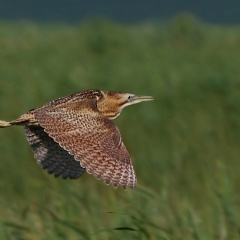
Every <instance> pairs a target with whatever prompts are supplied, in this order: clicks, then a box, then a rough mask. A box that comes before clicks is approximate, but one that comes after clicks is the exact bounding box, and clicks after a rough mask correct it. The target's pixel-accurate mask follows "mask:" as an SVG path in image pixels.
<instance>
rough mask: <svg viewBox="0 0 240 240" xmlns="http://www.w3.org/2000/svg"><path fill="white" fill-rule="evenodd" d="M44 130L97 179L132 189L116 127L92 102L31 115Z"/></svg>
mask: <svg viewBox="0 0 240 240" xmlns="http://www.w3.org/2000/svg"><path fill="white" fill-rule="evenodd" d="M33 114H34V116H35V118H36V120H37V122H38V123H39V125H40V126H41V127H42V128H43V129H44V131H45V132H46V133H47V134H48V135H49V136H50V137H51V138H53V139H54V141H55V142H57V143H58V144H59V145H60V146H61V147H62V148H63V149H64V150H66V151H67V152H68V153H69V154H70V155H73V156H74V159H75V160H76V161H79V162H80V165H81V167H83V168H85V169H86V170H87V172H88V173H90V174H93V175H94V176H95V177H96V178H97V179H102V180H104V182H105V183H106V184H112V185H113V186H114V187H115V188H116V187H117V186H118V185H121V186H122V187H123V188H124V189H126V188H127V187H130V188H134V187H135V185H136V176H135V172H134V169H133V166H132V162H131V159H130V156H129V153H128V151H127V149H126V147H125V145H124V144H123V142H122V139H121V136H120V132H119V130H118V128H117V127H116V126H115V125H114V124H113V123H112V122H111V121H110V120H109V119H107V118H106V117H105V116H103V115H102V114H101V113H100V112H99V111H98V110H97V107H96V101H95V100H93V99H87V100H82V101H80V102H71V101H70V102H67V103H66V102H65V103H64V105H62V104H58V105H56V106H51V107H47V106H46V107H42V108H40V109H35V110H34V112H33Z"/></svg>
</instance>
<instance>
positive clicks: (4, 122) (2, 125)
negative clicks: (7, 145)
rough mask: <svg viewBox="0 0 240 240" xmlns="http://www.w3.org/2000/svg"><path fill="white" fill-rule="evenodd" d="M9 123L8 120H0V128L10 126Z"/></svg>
mask: <svg viewBox="0 0 240 240" xmlns="http://www.w3.org/2000/svg"><path fill="white" fill-rule="evenodd" d="M11 125H12V124H11V123H10V122H7V121H1V120H0V128H5V127H10V126H11Z"/></svg>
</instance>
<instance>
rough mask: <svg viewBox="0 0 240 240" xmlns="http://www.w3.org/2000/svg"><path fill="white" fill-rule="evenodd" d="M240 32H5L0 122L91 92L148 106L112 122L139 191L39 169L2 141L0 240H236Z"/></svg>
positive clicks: (194, 25) (121, 28) (169, 25)
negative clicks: (142, 98) (130, 96)
mask: <svg viewBox="0 0 240 240" xmlns="http://www.w3.org/2000/svg"><path fill="white" fill-rule="evenodd" d="M239 56H240V29H239V27H238V26H236V27H231V26H228V27H220V26H213V25H207V24H203V23H201V22H199V21H197V20H196V19H195V18H194V17H193V16H191V15H182V16H178V17H175V18H172V19H171V20H169V21H167V22H146V23H142V24H135V25H133V24H132V25H123V24H119V23H116V22H112V21H109V20H104V19H94V20H85V21H82V22H81V23H79V24H77V25H64V24H56V23H55V24H48V25H44V24H34V23H31V22H19V23H8V22H1V23H0V119H2V120H13V119H15V118H17V117H18V116H19V115H20V114H22V113H24V112H26V111H28V110H29V109H31V108H34V107H37V106H39V105H41V104H44V103H46V102H48V101H50V100H53V99H54V98H58V97H61V96H65V95H68V94H71V93H73V92H78V91H82V90H86V89H102V90H116V91H124V92H129V93H135V94H141V95H151V96H153V97H154V99H155V100H154V101H153V102H147V103H142V104H139V105H134V106H131V107H129V108H126V109H125V110H124V111H123V112H122V114H121V116H120V117H119V118H118V119H117V120H115V121H114V122H115V123H116V124H117V126H118V127H119V129H120V131H121V134H122V137H123V140H124V142H125V145H126V146H127V148H128V149H129V152H130V154H131V156H132V160H133V164H134V167H135V170H136V173H137V178H138V184H137V187H136V189H134V190H130V189H128V190H127V191H124V190H123V189H121V188H118V189H117V190H115V189H113V188H112V187H111V186H106V185H105V184H104V183H103V182H102V181H97V180H96V179H94V178H93V177H92V176H91V175H88V174H84V175H83V176H82V177H81V178H80V179H78V180H63V179H61V178H54V177H53V176H52V175H48V174H47V173H46V171H44V170H42V169H41V167H40V166H39V165H38V164H37V163H36V161H35V160H34V158H33V154H32V152H31V149H30V147H29V145H28V143H27V141H26V139H25V136H24V133H23V129H22V128H17V127H13V128H8V129H1V131H0V151H1V165H0V177H1V179H0V239H37V240H38V239H41V240H45V239H96V240H98V239H201V240H202V239H220V240H224V239H240V227H239V226H240V205H239V204H240V192H239V184H240V174H239V168H240V161H239V154H240V148H239V146H240V123H239V118H240V107H239V105H240V67H239V66H240V58H239Z"/></svg>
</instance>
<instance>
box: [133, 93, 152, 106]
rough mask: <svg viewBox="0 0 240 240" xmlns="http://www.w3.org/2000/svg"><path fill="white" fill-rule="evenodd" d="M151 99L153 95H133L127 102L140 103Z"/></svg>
mask: <svg viewBox="0 0 240 240" xmlns="http://www.w3.org/2000/svg"><path fill="white" fill-rule="evenodd" d="M151 100H153V97H151V96H137V95H134V96H132V97H131V98H130V99H129V102H131V103H132V104H135V103H140V102H144V101H151Z"/></svg>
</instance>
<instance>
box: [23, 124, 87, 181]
mask: <svg viewBox="0 0 240 240" xmlns="http://www.w3.org/2000/svg"><path fill="white" fill-rule="evenodd" d="M24 130H25V135H26V137H27V140H28V142H29V144H30V146H31V148H32V151H33V153H34V157H35V158H36V159H37V162H38V163H39V164H40V165H41V166H42V168H43V169H47V171H48V173H50V174H51V173H53V174H54V176H55V177H58V176H62V177H63V178H64V179H65V178H71V179H76V178H79V177H80V176H81V175H82V174H83V173H84V172H85V168H82V167H81V166H80V164H79V162H77V161H76V160H75V159H74V157H73V156H72V155H70V154H69V153H68V152H67V151H66V150H64V149H63V148H61V147H60V146H59V144H58V143H57V142H55V141H54V140H53V139H52V138H51V137H49V136H48V134H47V133H46V132H44V130H43V128H42V127H40V126H34V125H32V126H27V125H26V126H24Z"/></svg>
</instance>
